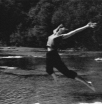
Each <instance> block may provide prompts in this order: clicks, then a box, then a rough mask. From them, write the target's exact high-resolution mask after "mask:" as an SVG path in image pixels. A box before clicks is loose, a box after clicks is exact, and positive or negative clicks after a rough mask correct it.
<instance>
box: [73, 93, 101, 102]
mask: <svg viewBox="0 0 102 104" xmlns="http://www.w3.org/2000/svg"><path fill="white" fill-rule="evenodd" d="M71 96H73V98H74V101H77V102H78V101H80V102H89V103H90V102H93V101H97V100H100V101H102V93H99V92H98V93H85V92H83V93H78V92H77V93H71Z"/></svg>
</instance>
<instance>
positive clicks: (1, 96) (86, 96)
mask: <svg viewBox="0 0 102 104" xmlns="http://www.w3.org/2000/svg"><path fill="white" fill-rule="evenodd" d="M6 56H8V55H6ZM1 57H5V55H1ZM61 57H62V60H63V61H64V62H65V64H66V65H67V66H68V68H69V69H70V70H74V71H76V72H77V73H78V74H80V75H82V77H83V78H85V79H88V80H91V81H92V82H93V84H94V86H95V89H96V92H93V91H91V90H90V89H89V88H88V87H86V86H85V85H83V84H82V83H80V82H78V81H75V80H73V79H68V78H66V77H65V76H63V75H62V74H61V73H60V72H58V71H57V70H56V69H54V70H55V73H56V74H57V77H58V83H57V85H56V84H55V82H54V81H53V79H52V77H51V76H49V75H47V73H46V72H45V57H34V56H23V57H22V58H1V59H0V66H6V67H1V68H0V71H1V73H0V104H95V102H99V103H101V102H102V61H101V60H95V59H96V58H99V59H101V54H99V55H98V54H96V55H95V54H94V55H89V54H87V55H86V54H85V55H82V54H81V55H68V54H63V55H61ZM13 67H15V68H14V69H13Z"/></svg>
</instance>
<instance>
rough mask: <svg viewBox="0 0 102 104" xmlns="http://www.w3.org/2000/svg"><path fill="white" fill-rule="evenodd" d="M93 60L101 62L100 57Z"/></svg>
mask: <svg viewBox="0 0 102 104" xmlns="http://www.w3.org/2000/svg"><path fill="white" fill-rule="evenodd" d="M94 60H95V61H97V62H102V58H95V59H94Z"/></svg>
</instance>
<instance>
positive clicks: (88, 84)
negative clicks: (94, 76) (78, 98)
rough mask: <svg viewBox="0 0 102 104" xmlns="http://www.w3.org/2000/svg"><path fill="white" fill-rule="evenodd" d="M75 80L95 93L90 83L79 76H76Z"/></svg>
mask: <svg viewBox="0 0 102 104" xmlns="http://www.w3.org/2000/svg"><path fill="white" fill-rule="evenodd" d="M75 80H77V81H80V82H82V83H83V84H85V85H86V86H87V87H89V88H90V89H91V90H93V91H94V92H95V88H94V87H93V85H92V82H91V81H86V80H85V79H83V78H82V77H81V76H79V75H77V77H76V78H75Z"/></svg>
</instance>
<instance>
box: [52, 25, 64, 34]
mask: <svg viewBox="0 0 102 104" xmlns="http://www.w3.org/2000/svg"><path fill="white" fill-rule="evenodd" d="M61 27H63V25H62V24H60V25H59V26H58V27H57V28H56V29H54V30H53V33H54V34H55V33H56V32H57V31H58V30H59V29H60V28H61Z"/></svg>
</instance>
